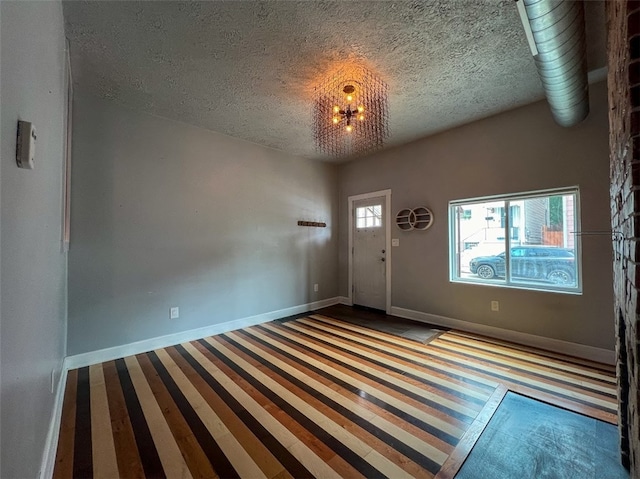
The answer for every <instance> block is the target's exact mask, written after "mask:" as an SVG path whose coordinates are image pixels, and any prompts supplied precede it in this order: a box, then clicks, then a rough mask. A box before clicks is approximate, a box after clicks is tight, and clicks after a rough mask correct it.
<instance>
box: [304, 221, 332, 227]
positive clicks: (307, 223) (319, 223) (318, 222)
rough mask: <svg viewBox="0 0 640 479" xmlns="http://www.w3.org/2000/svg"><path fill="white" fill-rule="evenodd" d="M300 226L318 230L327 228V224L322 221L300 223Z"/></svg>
mask: <svg viewBox="0 0 640 479" xmlns="http://www.w3.org/2000/svg"><path fill="white" fill-rule="evenodd" d="M298 226H315V227H317V228H326V227H327V223H324V222H320V221H298Z"/></svg>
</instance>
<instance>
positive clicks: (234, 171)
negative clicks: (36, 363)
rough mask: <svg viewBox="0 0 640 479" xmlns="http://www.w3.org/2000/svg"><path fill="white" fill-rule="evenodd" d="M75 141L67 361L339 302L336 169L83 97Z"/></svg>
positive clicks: (76, 105)
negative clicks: (175, 315) (174, 312)
mask: <svg viewBox="0 0 640 479" xmlns="http://www.w3.org/2000/svg"><path fill="white" fill-rule="evenodd" d="M73 133H74V144H73V173H72V200H71V202H72V217H71V248H70V253H69V337H68V341H69V345H68V354H69V355H73V354H78V353H82V352H86V351H93V350H97V349H101V348H106V347H110V346H117V345H122V344H126V343H130V342H133V341H138V340H143V339H148V338H152V337H157V336H162V335H166V334H170V333H174V332H180V331H184V330H189V329H193V328H198V327H203V326H207V325H212V324H216V323H223V322H227V321H231V320H234V319H238V318H244V317H248V316H252V315H257V314H260V313H266V312H270V311H276V310H280V309H283V308H288V307H292V306H297V305H301V304H305V303H308V302H312V301H317V300H321V299H325V298H330V297H334V296H336V294H337V278H338V274H337V256H338V255H337V232H336V229H335V221H334V219H337V197H338V192H337V167H336V166H334V165H328V164H323V163H319V162H312V161H309V160H306V159H302V158H298V157H293V156H289V155H286V154H284V153H282V152H280V151H277V150H272V149H267V148H264V147H260V146H257V145H254V144H252V143H248V142H244V141H241V140H237V139H233V138H230V137H227V136H224V135H221V134H218V133H213V132H211V131H207V130H204V129H200V128H196V127H193V126H189V125H187V124H183V123H179V122H175V121H170V120H166V119H163V118H158V117H154V116H151V115H147V114H142V113H136V112H133V111H131V110H128V109H125V108H123V107H120V106H117V105H116V104H112V103H110V102H106V101H103V100H98V99H96V98H94V97H91V96H89V95H83V94H81V93H79V92H76V95H75V97H74V131H73ZM301 219H302V220H310V221H325V222H326V223H327V227H326V228H310V227H301V226H297V224H296V222H297V221H298V220H301ZM314 283H318V284H319V292H317V293H314V291H313V284H314ZM171 306H179V308H180V318H179V319H177V320H170V319H169V308H170V307H171Z"/></svg>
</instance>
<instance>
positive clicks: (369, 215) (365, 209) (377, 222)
mask: <svg viewBox="0 0 640 479" xmlns="http://www.w3.org/2000/svg"><path fill="white" fill-rule="evenodd" d="M381 226H382V205H371V206H362V207H360V208H356V228H379V227H381Z"/></svg>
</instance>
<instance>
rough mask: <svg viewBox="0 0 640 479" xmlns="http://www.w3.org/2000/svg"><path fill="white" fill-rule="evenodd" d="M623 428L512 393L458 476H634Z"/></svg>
mask: <svg viewBox="0 0 640 479" xmlns="http://www.w3.org/2000/svg"><path fill="white" fill-rule="evenodd" d="M619 457H620V452H619V449H618V429H617V427H616V426H613V425H611V424H608V423H605V422H602V421H599V420H597V419H592V418H589V417H586V416H582V415H580V414H576V413H573V412H570V411H565V410H564V409H560V408H558V407H555V406H550V405H548V404H545V403H543V402H540V401H536V400H534V399H530V398H527V397H525V396H520V395H518V394H515V393H511V392H509V393H507V395H506V396H505V397H504V399H503V401H502V403H500V406H499V407H498V409H497V410H496V412H495V414H494V415H493V417H492V418H491V421H490V422H489V424H488V425H487V427H486V429H485V430H484V432H483V433H482V435H481V436H480V439H478V442H477V443H476V445H475V446H474V447H473V449H472V450H471V454H469V457H468V458H467V460H466V461H465V463H464V464H463V466H462V468H461V469H460V471H459V472H458V474H457V475H456V476H455V479H629V472H628V471H627V470H626V469H624V467H622V465H621V464H620V459H619Z"/></svg>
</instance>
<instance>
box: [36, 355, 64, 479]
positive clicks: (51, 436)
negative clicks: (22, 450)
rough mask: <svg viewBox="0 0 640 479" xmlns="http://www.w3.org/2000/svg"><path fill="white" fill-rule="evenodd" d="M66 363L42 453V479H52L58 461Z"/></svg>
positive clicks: (59, 382) (61, 368) (62, 369)
mask: <svg viewBox="0 0 640 479" xmlns="http://www.w3.org/2000/svg"><path fill="white" fill-rule="evenodd" d="M65 362H66V360H65V361H62V362H61V364H60V377H59V378H58V385H57V388H56V396H55V399H54V400H53V411H52V412H51V421H50V422H49V430H48V431H47V439H46V441H45V443H44V451H43V453H42V466H41V467H40V479H51V477H53V469H54V466H55V461H56V451H57V449H58V436H59V434H60V422H61V420H62V404H63V402H64V389H65V386H66V384H67V370H68V369H67V368H66V367H65Z"/></svg>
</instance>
